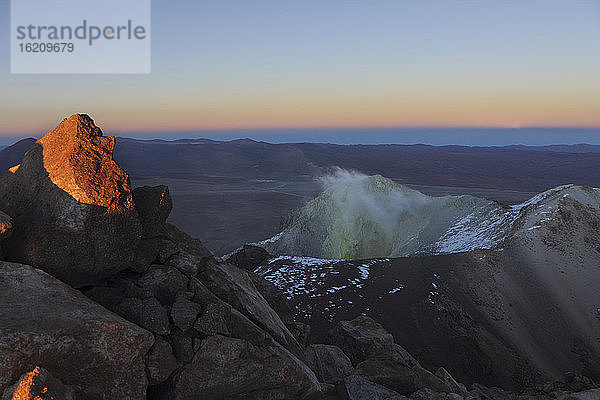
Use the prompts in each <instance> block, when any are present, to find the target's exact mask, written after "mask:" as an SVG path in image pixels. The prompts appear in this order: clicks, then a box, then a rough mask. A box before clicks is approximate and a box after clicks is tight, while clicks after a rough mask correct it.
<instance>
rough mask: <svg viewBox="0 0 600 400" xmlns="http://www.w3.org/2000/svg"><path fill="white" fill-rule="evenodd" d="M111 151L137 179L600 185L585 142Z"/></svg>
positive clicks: (207, 145)
mask: <svg viewBox="0 0 600 400" xmlns="http://www.w3.org/2000/svg"><path fill="white" fill-rule="evenodd" d="M584 150H586V151H584ZM115 157H116V158H117V160H119V162H120V163H121V164H122V165H124V166H125V168H126V169H127V170H128V171H129V173H130V174H131V175H133V176H144V177H147V176H161V177H169V178H194V177H198V176H222V177H237V178H240V177H245V178H255V177H261V178H265V177H280V178H281V177H290V176H302V175H312V174H315V173H320V172H322V171H323V170H325V169H327V168H328V167H332V166H339V167H342V168H345V169H355V170H358V171H361V172H363V173H366V174H369V175H373V174H380V175H383V176H386V177H389V178H392V179H394V180H395V181H397V182H400V183H408V184H418V185H436V186H440V185H443V186H459V187H479V188H494V189H510V190H527V191H543V190H547V189H549V188H552V187H555V186H559V185H562V184H567V183H576V184H580V185H588V186H600V175H598V173H597V168H598V167H599V166H600V146H591V145H575V146H547V147H527V146H509V147H467V146H428V145H333V144H317V143H295V144H270V143H265V142H256V141H252V140H247V139H245V140H235V141H231V142H215V141H199V140H193V141H187V140H186V141H175V142H167V141H139V140H132V139H120V140H119V141H118V145H117V148H116V150H115Z"/></svg>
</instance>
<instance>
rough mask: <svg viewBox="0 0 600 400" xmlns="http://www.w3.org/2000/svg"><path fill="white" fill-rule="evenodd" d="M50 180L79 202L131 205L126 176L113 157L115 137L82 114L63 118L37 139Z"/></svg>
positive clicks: (110, 205) (127, 206) (107, 205)
mask: <svg viewBox="0 0 600 400" xmlns="http://www.w3.org/2000/svg"><path fill="white" fill-rule="evenodd" d="M38 143H39V144H41V145H42V151H43V164H44V168H45V169H46V171H47V172H48V175H49V177H50V180H51V181H52V182H53V183H54V184H55V185H56V186H58V187H59V188H61V189H62V190H64V191H65V192H67V193H69V194H70V195H71V196H73V197H74V198H75V199H76V200H78V201H79V202H81V203H86V204H94V205H98V206H103V207H111V208H119V209H121V208H131V207H133V202H132V198H131V188H130V184H129V176H128V175H127V172H125V170H123V169H122V168H121V167H120V166H119V165H118V164H117V163H116V162H115V160H113V158H112V154H113V150H114V148H115V138H114V137H103V136H102V131H101V130H100V128H98V127H97V126H96V125H95V124H94V121H92V119H91V118H90V117H89V116H87V115H85V114H75V115H73V116H71V117H69V118H67V119H65V120H63V121H62V122H61V123H60V124H59V125H58V126H57V127H56V128H55V129H54V130H52V131H50V132H48V133H47V134H46V135H45V136H44V137H43V138H42V139H40V140H39V141H38Z"/></svg>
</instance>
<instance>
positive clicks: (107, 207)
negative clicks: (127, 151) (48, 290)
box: [0, 114, 142, 287]
mask: <svg viewBox="0 0 600 400" xmlns="http://www.w3.org/2000/svg"><path fill="white" fill-rule="evenodd" d="M114 148H115V139H114V138H113V137H103V136H102V131H101V130H100V128H98V127H97V126H96V125H95V124H94V121H92V119H91V118H90V117H88V116H87V115H83V114H75V115H73V116H71V117H69V118H67V119H65V120H63V121H62V122H61V123H60V124H59V125H58V126H57V127H56V128H55V129H53V130H52V131H50V132H48V133H47V134H46V135H45V136H44V137H43V138H42V139H40V140H38V141H37V142H36V143H35V144H34V145H33V146H31V148H30V149H29V150H28V151H27V153H26V154H25V156H24V157H23V160H22V161H21V164H20V166H18V168H12V169H11V170H10V172H7V173H5V174H4V175H2V176H0V210H1V211H3V212H5V213H6V214H8V215H10V216H11V217H12V220H13V224H12V225H13V227H12V228H11V230H10V232H11V233H10V236H6V237H5V238H4V239H3V240H2V242H1V243H2V252H3V253H4V256H5V257H6V258H7V259H9V260H12V261H18V262H21V263H24V264H30V265H35V266H36V267H38V268H41V269H43V270H44V271H46V272H49V273H50V274H52V275H53V276H56V277H58V278H59V279H61V280H63V281H65V282H67V283H69V284H70V285H72V286H76V287H82V286H86V285H89V284H92V283H95V282H97V281H99V280H102V279H104V278H106V277H108V276H110V275H112V274H114V273H116V272H119V271H122V270H124V269H126V268H127V267H128V266H129V265H131V263H132V262H133V258H134V256H135V250H136V248H137V244H138V242H139V240H140V237H141V233H142V232H141V230H142V227H141V224H140V220H139V218H138V213H137V211H136V208H135V207H134V204H133V195H132V192H131V188H130V183H129V176H128V175H127V173H126V172H125V170H123V168H121V167H120V166H119V165H118V164H117V163H116V161H115V160H113V157H112V154H113V150H114Z"/></svg>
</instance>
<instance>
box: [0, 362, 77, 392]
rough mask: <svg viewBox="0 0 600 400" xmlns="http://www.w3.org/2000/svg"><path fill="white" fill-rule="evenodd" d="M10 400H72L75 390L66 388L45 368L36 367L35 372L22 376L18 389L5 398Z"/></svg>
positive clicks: (17, 385)
mask: <svg viewBox="0 0 600 400" xmlns="http://www.w3.org/2000/svg"><path fill="white" fill-rule="evenodd" d="M5 398H7V399H10V400H72V399H73V398H74V393H73V390H72V389H71V388H69V387H66V386H64V385H63V384H62V383H61V382H60V381H59V380H58V379H56V378H54V377H52V375H50V373H48V371H46V370H45V369H43V368H40V367H39V366H38V367H35V368H34V369H33V371H31V372H27V373H26V374H23V376H21V379H19V381H18V382H17V384H16V387H15V388H14V390H13V391H12V394H9V397H5Z"/></svg>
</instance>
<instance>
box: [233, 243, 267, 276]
mask: <svg viewBox="0 0 600 400" xmlns="http://www.w3.org/2000/svg"><path fill="white" fill-rule="evenodd" d="M269 258H271V254H269V252H268V251H266V250H265V249H264V248H262V247H260V246H255V245H251V244H245V245H244V246H243V247H242V248H241V249H239V250H237V251H236V252H235V253H233V254H231V255H230V256H229V257H227V259H226V261H227V262H228V263H230V264H232V265H235V266H236V267H239V268H242V269H245V270H247V271H254V270H255V269H256V268H257V267H258V266H259V265H261V264H262V263H263V262H265V261H266V260H268V259H269Z"/></svg>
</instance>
